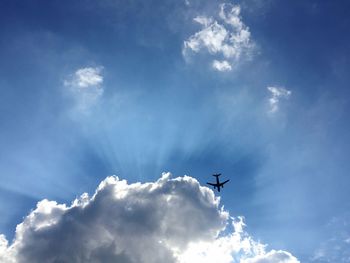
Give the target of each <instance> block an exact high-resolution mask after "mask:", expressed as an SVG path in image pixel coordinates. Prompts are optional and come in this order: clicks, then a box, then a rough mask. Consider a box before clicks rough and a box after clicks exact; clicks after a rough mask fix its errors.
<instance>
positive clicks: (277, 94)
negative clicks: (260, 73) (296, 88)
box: [267, 86, 292, 113]
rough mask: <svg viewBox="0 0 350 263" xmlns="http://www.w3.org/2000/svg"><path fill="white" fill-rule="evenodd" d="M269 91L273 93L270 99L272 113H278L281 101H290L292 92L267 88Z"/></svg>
mask: <svg viewBox="0 0 350 263" xmlns="http://www.w3.org/2000/svg"><path fill="white" fill-rule="evenodd" d="M267 90H268V91H269V92H270V93H271V97H270V98H269V104H270V112H271V113H274V112H276V111H278V108H279V102H280V99H288V98H289V97H290V95H291V94H292V92H291V91H290V90H287V89H285V88H283V87H273V86H269V87H267Z"/></svg>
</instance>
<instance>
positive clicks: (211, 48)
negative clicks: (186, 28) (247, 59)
mask: <svg viewBox="0 0 350 263" xmlns="http://www.w3.org/2000/svg"><path fill="white" fill-rule="evenodd" d="M240 12H241V8H240V6H239V5H231V4H221V5H220V10H219V12H218V14H217V15H216V16H217V19H214V18H213V17H208V16H197V17H195V18H194V19H193V20H194V21H195V22H197V23H198V24H200V25H201V27H202V29H201V30H200V31H199V32H197V33H195V34H194V35H192V36H190V37H189V38H188V39H187V40H186V41H184V44H183V55H184V56H185V57H187V56H189V55H190V54H191V53H200V52H207V53H209V54H210V55H211V56H213V57H214V58H215V59H214V60H213V62H212V65H213V68H214V69H215V70H218V71H229V70H232V66H233V65H235V64H236V63H237V62H238V61H239V60H240V59H241V58H242V57H243V56H246V55H248V54H250V53H251V51H252V49H253V46H254V45H253V44H252V41H251V33H250V31H249V28H248V27H247V26H246V25H245V24H244V23H243V22H242V19H241V16H240Z"/></svg>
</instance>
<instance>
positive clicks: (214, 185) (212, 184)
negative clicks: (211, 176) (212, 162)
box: [207, 183, 217, 186]
mask: <svg viewBox="0 0 350 263" xmlns="http://www.w3.org/2000/svg"><path fill="white" fill-rule="evenodd" d="M207 184H209V185H211V186H217V185H216V184H212V183H207Z"/></svg>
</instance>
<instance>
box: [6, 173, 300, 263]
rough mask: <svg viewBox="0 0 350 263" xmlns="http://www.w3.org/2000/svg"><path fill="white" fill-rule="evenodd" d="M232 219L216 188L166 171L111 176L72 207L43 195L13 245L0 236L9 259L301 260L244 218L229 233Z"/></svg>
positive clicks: (132, 262) (222, 262) (154, 262)
mask: <svg viewBox="0 0 350 263" xmlns="http://www.w3.org/2000/svg"><path fill="white" fill-rule="evenodd" d="M229 218H230V217H229V215H228V213H227V212H226V211H224V210H223V209H221V208H220V206H219V198H217V197H215V195H214V193H213V191H212V190H210V189H209V188H207V187H202V186H200V184H199V183H198V181H197V180H196V179H194V178H192V177H188V176H185V177H178V178H174V179H172V178H171V177H170V174H163V176H162V177H161V178H160V179H159V180H158V181H156V182H154V183H143V184H141V183H134V184H128V183H127V182H126V181H125V180H119V179H118V178H117V177H108V178H106V179H105V180H104V181H103V182H102V183H101V184H100V186H99V187H98V188H97V190H96V192H95V194H94V195H93V196H92V197H89V196H88V195H87V194H84V195H82V196H81V198H79V199H77V200H75V201H73V203H72V205H71V206H66V205H60V204H57V203H56V202H53V201H48V200H43V201H41V202H39V203H38V205H37V208H36V209H35V210H33V211H32V212H31V213H30V214H29V215H28V216H27V217H26V218H25V219H24V221H23V222H22V223H21V224H19V225H18V226H17V228H16V236H15V239H14V241H13V243H12V244H11V245H10V246H9V245H8V242H7V240H6V239H5V237H4V236H2V235H0V259H1V262H5V263H10V262H11V263H21V262H26V263H31V262H33V263H34V262H48V263H50V262H62V263H64V262H122V263H136V262H138V263H143V262H147V263H157V262H159V263H160V262H162V263H163V262H167V263H172V262H173V263H192V262H202V263H205V262H212V261H214V260H215V262H217V263H229V262H242V263H253V262H254V263H257V262H259V263H262V262H271V263H272V262H285V263H287V262H288V263H296V262H298V261H297V260H296V259H295V257H293V256H292V255H291V254H289V253H288V252H285V251H274V250H272V251H270V252H266V246H265V245H262V244H260V243H258V242H256V241H254V240H253V239H252V238H251V237H250V236H249V235H248V234H247V233H246V232H245V231H244V222H243V219H242V218H240V217H238V218H236V219H233V220H232V225H233V228H234V231H232V232H231V233H227V232H228V231H229V230H228V229H229V225H228V226H227V223H228V222H229V221H230V219H229ZM225 228H226V231H224V232H223V230H225ZM219 233H221V234H220V235H219ZM224 233H226V234H224ZM278 259H280V260H282V259H283V260H284V261H276V260H278ZM249 260H250V261H249Z"/></svg>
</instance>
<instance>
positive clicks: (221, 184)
mask: <svg viewBox="0 0 350 263" xmlns="http://www.w3.org/2000/svg"><path fill="white" fill-rule="evenodd" d="M228 181H230V180H226V181H225V182H222V183H220V186H223V185H224V184H226V183H227V182H228Z"/></svg>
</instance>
